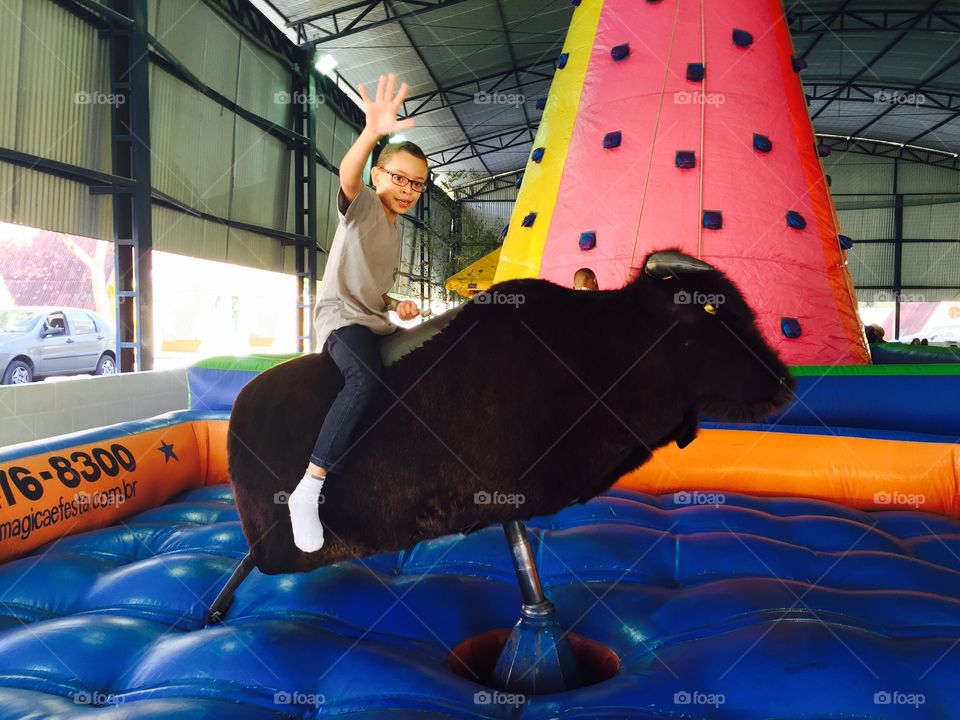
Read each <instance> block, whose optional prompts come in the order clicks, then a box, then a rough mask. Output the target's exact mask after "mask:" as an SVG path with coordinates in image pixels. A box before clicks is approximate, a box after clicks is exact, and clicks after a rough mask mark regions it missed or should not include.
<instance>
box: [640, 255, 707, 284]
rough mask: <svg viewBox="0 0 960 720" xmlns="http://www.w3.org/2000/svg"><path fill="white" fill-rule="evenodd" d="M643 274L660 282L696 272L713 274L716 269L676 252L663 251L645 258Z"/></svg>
mask: <svg viewBox="0 0 960 720" xmlns="http://www.w3.org/2000/svg"><path fill="white" fill-rule="evenodd" d="M644 270H645V272H646V273H647V275H649V276H650V277H655V278H658V279H660V280H668V279H670V278H671V277H673V276H675V275H689V274H691V273H698V272H715V271H716V268H714V267H711V266H710V265H708V264H707V263H705V262H703V261H702V260H697V259H696V258H692V257H690V256H689V255H684V254H683V253H682V252H677V251H676V250H665V251H663V252H658V253H654V254H653V255H651V256H650V257H648V258H647V264H646V266H645V267H644Z"/></svg>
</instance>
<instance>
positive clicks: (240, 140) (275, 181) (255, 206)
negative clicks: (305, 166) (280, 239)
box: [231, 118, 291, 230]
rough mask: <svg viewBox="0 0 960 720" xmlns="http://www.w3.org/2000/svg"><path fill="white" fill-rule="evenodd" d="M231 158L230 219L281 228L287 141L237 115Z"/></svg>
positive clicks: (283, 219) (285, 188) (286, 166)
mask: <svg viewBox="0 0 960 720" xmlns="http://www.w3.org/2000/svg"><path fill="white" fill-rule="evenodd" d="M234 158H235V160H234V164H233V201H232V203H231V206H232V216H231V220H240V221H241V222H246V223H251V224H253V225H260V226H262V227H269V228H274V229H277V230H280V229H283V227H284V224H285V217H284V216H285V214H286V209H287V198H286V193H287V183H286V179H287V177H288V176H289V174H290V159H291V157H290V152H289V150H288V149H287V146H286V144H285V143H283V142H281V141H280V140H278V139H277V138H275V137H273V136H272V135H268V134H267V133H265V132H264V131H263V130H261V129H260V128H258V127H256V126H255V125H251V124H250V123H249V122H247V121H246V120H244V119H242V118H237V122H236V144H235V148H234Z"/></svg>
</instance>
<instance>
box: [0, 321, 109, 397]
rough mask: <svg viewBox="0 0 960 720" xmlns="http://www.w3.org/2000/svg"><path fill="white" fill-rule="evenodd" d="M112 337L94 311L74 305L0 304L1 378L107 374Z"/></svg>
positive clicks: (9, 382)
mask: <svg viewBox="0 0 960 720" xmlns="http://www.w3.org/2000/svg"><path fill="white" fill-rule="evenodd" d="M115 341H116V338H115V335H114V331H113V328H111V327H110V326H109V325H107V323H105V322H104V321H103V319H102V318H101V317H100V316H99V315H97V314H96V313H93V312H90V311H89V310H80V309H78V308H56V307H18V308H9V309H0V383H2V384H3V385H19V384H21V383H28V382H31V381H33V380H39V379H42V378H45V377H50V376H52V375H78V374H81V373H91V374H94V375H112V374H113V373H115V372H116V370H117V354H116V349H115V348H116V342H115Z"/></svg>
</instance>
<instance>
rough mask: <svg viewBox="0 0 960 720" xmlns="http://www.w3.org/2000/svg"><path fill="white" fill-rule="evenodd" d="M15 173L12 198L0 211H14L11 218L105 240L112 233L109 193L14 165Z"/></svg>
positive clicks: (18, 221) (0, 207) (11, 219)
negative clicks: (92, 192) (91, 190)
mask: <svg viewBox="0 0 960 720" xmlns="http://www.w3.org/2000/svg"><path fill="white" fill-rule="evenodd" d="M4 167H7V168H9V167H10V166H9V165H5V166H4ZM12 175H13V192H12V195H11V197H12V202H11V203H10V204H9V205H8V206H6V207H4V206H3V205H0V212H3V210H5V209H9V210H11V211H12V212H11V215H10V217H9V218H8V219H9V221H10V222H15V223H19V224H21V225H30V226H31V227H39V228H44V229H45V230H52V231H54V232H62V233H69V234H72V235H83V236H85V237H93V238H99V239H102V240H109V239H111V238H112V237H113V209H112V204H111V198H110V196H109V195H91V194H90V191H89V190H88V188H87V186H86V185H81V184H80V183H75V182H73V181H71V180H64V179H63V178H58V177H54V176H53V175H49V174H47V173H43V172H39V171H37V170H29V169H27V168H13V173H12ZM4 219H7V218H4Z"/></svg>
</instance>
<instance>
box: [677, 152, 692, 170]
mask: <svg viewBox="0 0 960 720" xmlns="http://www.w3.org/2000/svg"><path fill="white" fill-rule="evenodd" d="M674 162H675V163H676V164H677V167H678V168H692V167H696V166H697V155H696V153H695V152H694V151H693V150H677V155H676V158H675V160H674Z"/></svg>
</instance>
